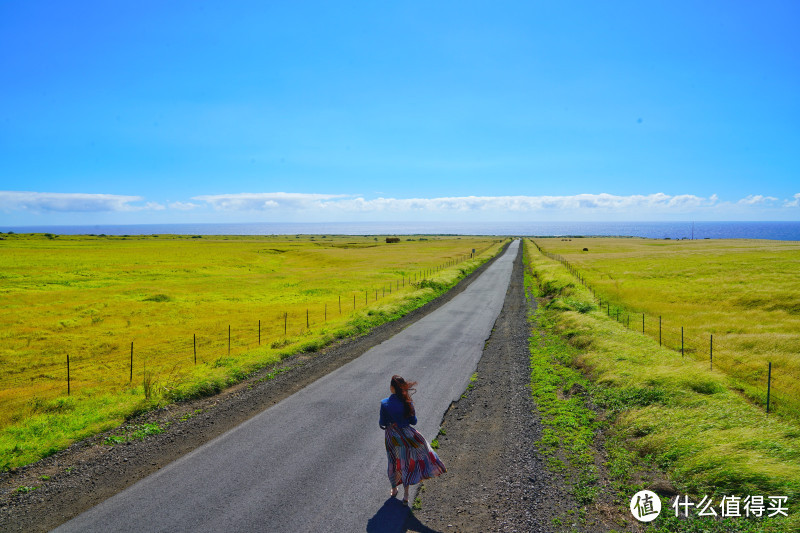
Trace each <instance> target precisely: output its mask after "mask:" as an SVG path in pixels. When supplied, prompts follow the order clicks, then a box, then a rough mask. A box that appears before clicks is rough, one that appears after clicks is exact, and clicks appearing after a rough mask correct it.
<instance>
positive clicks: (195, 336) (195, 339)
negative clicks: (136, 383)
mask: <svg viewBox="0 0 800 533" xmlns="http://www.w3.org/2000/svg"><path fill="white" fill-rule="evenodd" d="M192 344H193V345H194V364H195V365H196V364H197V333H192ZM131 363H133V360H131ZM132 380H133V364H131V381H132Z"/></svg>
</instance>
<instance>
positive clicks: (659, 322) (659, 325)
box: [658, 315, 661, 346]
mask: <svg viewBox="0 0 800 533" xmlns="http://www.w3.org/2000/svg"><path fill="white" fill-rule="evenodd" d="M658 345H659V346H661V315H658Z"/></svg>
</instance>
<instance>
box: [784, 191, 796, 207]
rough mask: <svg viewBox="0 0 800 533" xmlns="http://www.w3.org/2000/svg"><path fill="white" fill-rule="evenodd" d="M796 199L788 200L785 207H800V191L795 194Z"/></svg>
mask: <svg viewBox="0 0 800 533" xmlns="http://www.w3.org/2000/svg"><path fill="white" fill-rule="evenodd" d="M793 198H794V200H786V201H785V202H784V203H783V207H800V192H799V193H797V194H795V195H794V197H793Z"/></svg>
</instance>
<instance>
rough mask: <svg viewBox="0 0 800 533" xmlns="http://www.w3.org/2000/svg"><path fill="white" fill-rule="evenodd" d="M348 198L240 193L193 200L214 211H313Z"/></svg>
mask: <svg viewBox="0 0 800 533" xmlns="http://www.w3.org/2000/svg"><path fill="white" fill-rule="evenodd" d="M335 198H346V195H341V194H304V193H291V192H265V193H238V194H218V195H210V196H195V197H193V198H192V200H198V201H200V202H206V203H207V204H209V205H210V206H211V207H213V208H214V209H219V210H226V211H227V210H231V211H264V210H275V209H282V208H288V209H311V208H314V207H320V206H321V205H322V203H321V202H323V201H325V200H332V199H335Z"/></svg>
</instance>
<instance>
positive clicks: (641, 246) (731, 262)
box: [536, 238, 800, 417]
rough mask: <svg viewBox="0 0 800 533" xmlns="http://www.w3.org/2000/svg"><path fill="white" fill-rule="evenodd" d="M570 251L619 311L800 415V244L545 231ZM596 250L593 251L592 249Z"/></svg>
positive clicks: (637, 326) (545, 243)
mask: <svg viewBox="0 0 800 533" xmlns="http://www.w3.org/2000/svg"><path fill="white" fill-rule="evenodd" d="M536 243H537V244H538V245H539V246H541V247H542V249H543V250H545V251H546V252H550V253H555V254H559V255H560V256H563V257H564V258H566V259H567V260H568V261H569V263H571V264H572V265H573V266H574V267H575V268H576V269H577V270H578V272H579V273H580V275H582V276H583V277H584V279H585V280H586V282H587V284H588V286H589V287H591V288H593V289H594V290H595V294H596V297H597V298H598V299H600V300H602V301H603V307H604V309H605V310H606V312H608V307H607V305H609V304H610V306H611V314H612V316H613V315H614V313H615V309H616V308H617V307H621V308H622V311H621V315H622V316H621V320H624V321H625V323H626V324H627V323H628V322H627V321H628V317H627V314H630V319H629V320H630V329H632V330H638V331H641V328H642V313H644V315H645V332H646V334H647V335H649V336H651V337H652V338H655V339H657V338H658V337H659V317H661V321H662V326H661V328H662V331H661V336H662V342H663V343H664V344H665V345H667V346H669V347H671V348H674V349H677V350H680V346H681V327H683V328H684V351H685V353H686V356H687V357H694V358H696V359H699V360H703V361H707V362H708V363H709V365H710V363H711V361H710V355H711V353H710V352H711V335H713V363H714V368H715V369H718V370H723V371H725V372H727V373H729V374H730V375H731V376H733V377H734V378H736V380H737V386H738V387H740V388H741V389H742V390H743V391H744V392H745V393H746V394H747V395H748V396H749V397H751V398H752V399H753V400H755V401H757V402H759V403H760V404H762V405H764V404H765V402H766V392H767V390H766V389H767V373H768V363H770V362H771V363H772V391H771V402H770V403H771V408H772V409H774V410H775V411H777V412H779V413H784V414H788V415H790V416H795V417H796V416H800V275H799V273H800V243H797V242H783V241H758V240H696V241H689V240H684V241H669V240H652V239H631V238H572V239H571V240H565V239H561V238H550V239H536ZM583 248H588V251H583Z"/></svg>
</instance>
